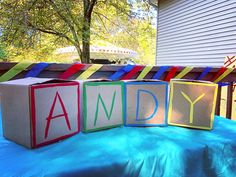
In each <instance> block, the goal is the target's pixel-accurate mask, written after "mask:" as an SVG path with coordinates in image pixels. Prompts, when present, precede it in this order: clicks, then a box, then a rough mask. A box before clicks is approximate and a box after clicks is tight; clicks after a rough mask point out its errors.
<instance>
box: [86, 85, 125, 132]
mask: <svg viewBox="0 0 236 177" xmlns="http://www.w3.org/2000/svg"><path fill="white" fill-rule="evenodd" d="M83 92H84V103H83V109H84V126H83V129H84V131H85V132H88V131H96V130H100V129H106V128H111V127H115V126H119V125H122V124H123V115H124V108H123V107H124V105H123V104H124V102H123V99H124V98H123V97H124V95H123V83H122V82H110V81H106V82H105V81H88V82H84V87H83Z"/></svg>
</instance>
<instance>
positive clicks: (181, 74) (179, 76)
mask: <svg viewBox="0 0 236 177" xmlns="http://www.w3.org/2000/svg"><path fill="white" fill-rule="evenodd" d="M192 70H193V67H185V68H184V69H183V70H182V71H181V72H180V73H179V74H178V75H177V76H175V79H181V78H183V77H184V76H185V75H186V74H188V73H189V72H190V71H192Z"/></svg>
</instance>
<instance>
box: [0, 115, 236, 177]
mask: <svg viewBox="0 0 236 177" xmlns="http://www.w3.org/2000/svg"><path fill="white" fill-rule="evenodd" d="M0 129H1V124H0ZM0 132H2V131H0ZM235 175H236V122H234V121H230V120H228V119H225V118H221V117H217V116H216V117H215V122H214V129H213V130H212V131H205V130H204V131H203V130H195V129H188V128H181V127H174V126H168V127H150V128H136V127H118V128H114V129H109V130H105V131H99V132H94V133H88V134H84V133H79V134H77V135H75V136H73V137H71V138H69V139H67V140H64V141H62V142H59V143H55V144H52V145H48V146H45V147H42V148H39V149H34V150H29V149H26V148H24V147H22V146H20V145H17V144H15V143H13V142H10V141H8V140H6V139H4V138H3V137H2V133H0V176H1V177H12V176H20V177H28V176H37V177H41V176H62V177H70V176H96V177H98V176H102V177H104V176H113V177H116V176H117V177H120V176H139V177H149V176H156V177H214V176H218V177H235Z"/></svg>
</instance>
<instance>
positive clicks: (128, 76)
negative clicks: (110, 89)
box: [121, 66, 144, 80]
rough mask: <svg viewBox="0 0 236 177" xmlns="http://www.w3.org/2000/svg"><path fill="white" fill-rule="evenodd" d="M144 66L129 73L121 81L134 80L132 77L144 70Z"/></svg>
mask: <svg viewBox="0 0 236 177" xmlns="http://www.w3.org/2000/svg"><path fill="white" fill-rule="evenodd" d="M143 67H144V66H135V67H134V68H133V69H132V70H131V71H130V72H129V73H127V74H126V75H124V76H123V77H122V78H121V80H128V79H132V77H133V76H134V75H135V74H137V73H138V72H139V71H140V70H142V69H143Z"/></svg>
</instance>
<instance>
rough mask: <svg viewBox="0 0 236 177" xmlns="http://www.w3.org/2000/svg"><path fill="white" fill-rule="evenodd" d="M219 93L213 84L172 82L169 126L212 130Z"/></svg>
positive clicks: (182, 80)
mask: <svg viewBox="0 0 236 177" xmlns="http://www.w3.org/2000/svg"><path fill="white" fill-rule="evenodd" d="M217 91H218V85H217V84H214V83H212V82H207V81H195V80H184V79H173V80H171V82H170V103H169V111H168V124H171V125H178V126H184V127H191V128H199V129H212V126H213V121H214V115H215V106H216V97H217Z"/></svg>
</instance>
